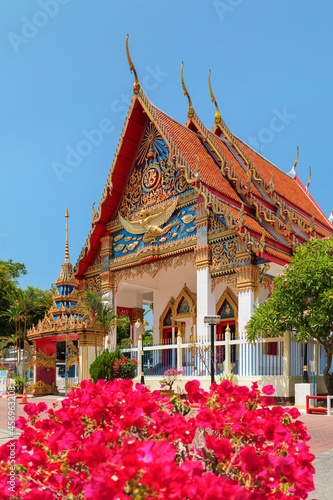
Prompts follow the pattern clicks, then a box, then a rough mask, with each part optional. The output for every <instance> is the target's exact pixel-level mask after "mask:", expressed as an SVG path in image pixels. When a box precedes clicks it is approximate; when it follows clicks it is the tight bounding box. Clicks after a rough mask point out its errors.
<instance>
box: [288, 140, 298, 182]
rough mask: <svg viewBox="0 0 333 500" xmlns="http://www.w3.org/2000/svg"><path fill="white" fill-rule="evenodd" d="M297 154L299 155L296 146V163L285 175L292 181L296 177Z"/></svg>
mask: <svg viewBox="0 0 333 500" xmlns="http://www.w3.org/2000/svg"><path fill="white" fill-rule="evenodd" d="M298 153H299V149H298V146H297V156H296V161H295V163H294V165H293V168H292V169H291V170H290V172H288V173H287V175H289V177H291V178H292V179H295V177H296V166H297V162H298Z"/></svg>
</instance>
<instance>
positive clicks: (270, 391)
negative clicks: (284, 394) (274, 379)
mask: <svg viewBox="0 0 333 500" xmlns="http://www.w3.org/2000/svg"><path fill="white" fill-rule="evenodd" d="M262 392H263V393H264V394H267V395H268V396H271V395H272V394H274V392H275V389H274V387H273V386H272V385H265V386H264V387H263V388H262Z"/></svg>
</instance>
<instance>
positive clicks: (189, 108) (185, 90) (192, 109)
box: [180, 62, 194, 119]
mask: <svg viewBox="0 0 333 500" xmlns="http://www.w3.org/2000/svg"><path fill="white" fill-rule="evenodd" d="M183 68H184V63H183V62H182V66H181V68H180V78H181V81H182V87H183V91H184V95H186V97H187V99H188V111H187V116H188V117H189V118H190V119H191V118H192V117H193V115H194V108H193V106H192V101H191V98H190V94H189V93H188V90H187V88H186V86H185V82H184V76H183Z"/></svg>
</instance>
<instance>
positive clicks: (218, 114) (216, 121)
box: [208, 70, 221, 125]
mask: <svg viewBox="0 0 333 500" xmlns="http://www.w3.org/2000/svg"><path fill="white" fill-rule="evenodd" d="M210 74H211V71H210V70H209V73H208V85H209V93H210V98H211V100H212V102H213V103H214V104H215V108H216V111H215V123H216V125H218V124H219V123H221V115H220V111H219V107H218V105H217V102H216V99H215V97H214V94H213V90H212V86H211V83H210Z"/></svg>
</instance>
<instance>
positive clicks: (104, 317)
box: [97, 301, 117, 335]
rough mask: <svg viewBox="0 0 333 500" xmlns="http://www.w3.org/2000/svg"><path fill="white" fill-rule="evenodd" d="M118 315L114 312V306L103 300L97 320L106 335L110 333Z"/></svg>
mask: <svg viewBox="0 0 333 500" xmlns="http://www.w3.org/2000/svg"><path fill="white" fill-rule="evenodd" d="M116 318H117V315H116V314H114V311H113V307H111V306H110V305H109V304H108V303H107V302H103V301H102V302H101V304H100V306H99V308H98V312H97V321H98V325H99V328H100V331H101V332H103V333H104V335H108V334H109V333H110V330H111V327H112V326H114V324H115V322H116Z"/></svg>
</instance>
